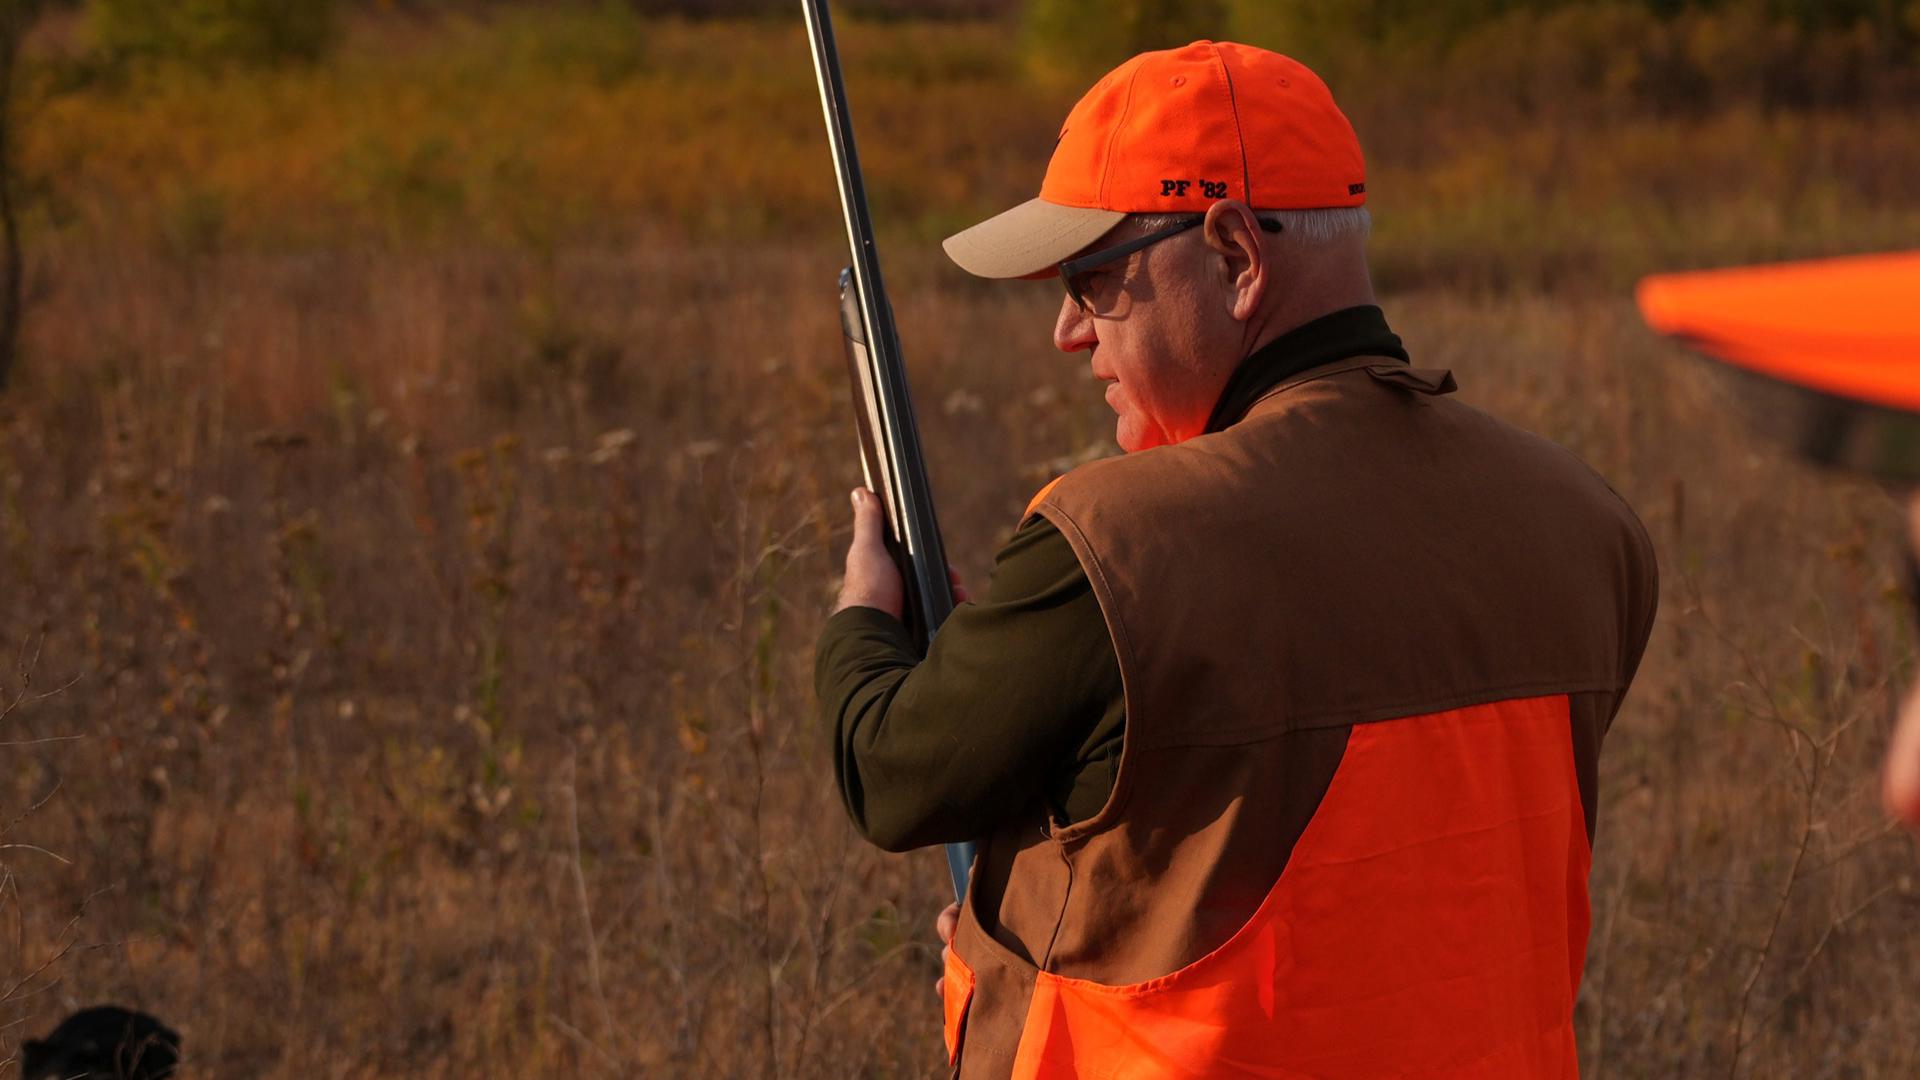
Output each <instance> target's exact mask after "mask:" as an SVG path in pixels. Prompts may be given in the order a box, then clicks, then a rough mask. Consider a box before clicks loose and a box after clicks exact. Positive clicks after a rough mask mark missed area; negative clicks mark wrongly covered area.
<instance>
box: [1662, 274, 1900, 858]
mask: <svg viewBox="0 0 1920 1080" xmlns="http://www.w3.org/2000/svg"><path fill="white" fill-rule="evenodd" d="M1916 298H1920V251H1904V252H1896V253H1892V254H1887V255H1864V256H1856V257H1852V258H1844V259H1824V260H1820V261H1817V262H1806V263H1781V264H1778V265H1774V266H1751V267H1740V268H1736V269H1732V270H1710V271H1704V272H1698V273H1689V274H1659V275H1655V276H1654V277H1650V278H1648V279H1646V280H1645V281H1643V282H1641V284H1640V290H1639V299H1640V310H1641V312H1642V314H1643V315H1644V316H1645V317H1646V320H1647V323H1648V324H1649V325H1651V326H1652V327H1653V328H1654V329H1656V330H1659V331H1661V332H1662V333H1665V334H1670V335H1672V336H1674V337H1677V338H1680V339H1681V340H1683V341H1685V342H1687V343H1688V344H1690V345H1692V346H1693V347H1695V348H1697V349H1699V350H1700V351H1701V352H1703V353H1705V354H1707V355H1709V356H1712V357H1714V358H1716V359H1719V360H1722V361H1724V362H1726V363H1727V364H1730V365H1732V366H1733V367H1735V368H1737V369H1739V370H1741V371H1744V372H1747V373H1748V374H1750V375H1758V376H1760V377H1761V378H1762V379H1763V380H1765V381H1766V383H1767V384H1769V385H1770V386H1772V387H1774V388H1776V389H1778V390H1781V391H1784V395H1782V394H1777V393H1776V394H1769V395H1767V396H1766V397H1765V398H1764V399H1763V400H1764V401H1765V403H1766V404H1767V405H1769V406H1771V408H1769V409H1768V410H1767V412H1766V414H1765V415H1761V416H1756V417H1754V418H1753V419H1755V420H1756V421H1758V422H1759V424H1760V426H1761V427H1762V429H1763V430H1768V431H1770V432H1772V433H1773V434H1774V435H1776V436H1784V437H1787V438H1789V439H1793V440H1795V441H1797V442H1798V443H1799V444H1800V449H1801V451H1802V452H1803V453H1804V454H1805V455H1806V456H1807V457H1809V458H1811V459H1813V460H1815V461H1818V462H1820V463H1821V464H1826V465H1838V466H1843V467H1846V468H1852V469H1856V470H1858V471H1860V472H1864V473H1868V474H1872V475H1877V476H1880V477H1881V478H1883V479H1885V480H1886V481H1888V482H1889V483H1892V484H1895V485H1899V486H1902V487H1907V488H1912V487H1913V486H1914V485H1915V484H1916V483H1920V305H1916V303H1915V300H1916ZM1907 512H1908V525H1907V528H1908V539H1909V542H1910V544H1911V545H1912V549H1913V560H1914V561H1912V562H1910V564H1909V568H1908V569H1909V572H1910V581H1909V588H1912V589H1915V590H1916V593H1915V595H1914V596H1913V600H1914V601H1915V603H1916V604H1920V496H1917V497H1914V498H1913V501H1912V502H1911V503H1910V505H1909V507H1908V511H1907ZM1916 613H1920V608H1916ZM1881 795H1882V799H1883V801H1884V802H1885V803H1886V807H1887V812H1888V813H1890V814H1892V815H1893V816H1894V818H1895V819H1897V820H1899V821H1902V822H1905V823H1906V824H1907V825H1908V826H1909V827H1912V828H1916V829H1920V686H1917V687H1915V688H1914V689H1913V690H1912V691H1910V692H1909V694H1908V697H1907V701H1906V704H1905V705H1904V706H1902V708H1901V711H1900V717H1899V722H1898V723H1897V724H1896V725H1895V727H1894V733H1893V738H1892V739H1891V741H1890V742H1889V743H1888V746H1887V764H1886V770H1885V772H1884V773H1883V774H1882V780H1881Z"/></svg>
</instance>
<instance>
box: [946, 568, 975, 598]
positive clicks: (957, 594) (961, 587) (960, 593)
mask: <svg viewBox="0 0 1920 1080" xmlns="http://www.w3.org/2000/svg"><path fill="white" fill-rule="evenodd" d="M947 584H948V585H951V586H953V599H954V602H955V603H959V604H964V603H966V602H967V601H969V600H972V599H973V594H972V593H969V592H968V591H967V586H966V585H965V583H963V582H962V581H961V580H960V571H958V570H955V569H954V568H953V564H952V563H948V564H947Z"/></svg>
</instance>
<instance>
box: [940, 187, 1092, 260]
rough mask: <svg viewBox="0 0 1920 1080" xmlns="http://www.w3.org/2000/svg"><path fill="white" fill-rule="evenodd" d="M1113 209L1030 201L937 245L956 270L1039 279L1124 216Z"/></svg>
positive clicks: (1040, 200)
mask: <svg viewBox="0 0 1920 1080" xmlns="http://www.w3.org/2000/svg"><path fill="white" fill-rule="evenodd" d="M1126 216H1127V215H1126V214H1125V213H1123V212H1121V211H1119V210H1094V209H1089V208H1087V207H1083V206H1061V205H1059V204H1058V203H1050V202H1046V201H1044V200H1042V199H1031V200H1028V201H1027V202H1023V203H1021V204H1020V205H1019V206H1016V207H1014V208H1013V209H1011V210H1008V211H1007V212H1006V213H1004V214H999V215H996V216H994V217H990V218H988V219H987V220H985V221H983V222H981V223H980V224H978V225H975V226H974V227H973V228H971V229H968V230H966V231H965V232H959V233H955V234H954V235H952V236H949V237H947V239H946V242H945V243H943V244H942V245H941V246H942V247H944V248H946V249H947V256H948V257H949V258H951V259H952V260H953V261H954V262H956V263H959V264H960V269H962V270H965V271H966V272H967V273H969V274H977V275H979V276H980V277H984V278H1023V277H1045V276H1047V275H1048V274H1051V273H1052V272H1053V268H1054V264H1055V263H1057V262H1059V261H1061V260H1062V259H1067V258H1071V257H1072V256H1073V253H1074V252H1076V251H1079V250H1080V249H1081V248H1083V247H1086V246H1087V245H1088V244H1091V243H1093V242H1094V241H1095V240H1098V239H1100V238H1101V237H1102V236H1105V235H1106V233H1107V230H1109V229H1111V228H1113V227H1114V226H1115V225H1118V224H1120V222H1121V221H1122V220H1123V219H1125V218H1126Z"/></svg>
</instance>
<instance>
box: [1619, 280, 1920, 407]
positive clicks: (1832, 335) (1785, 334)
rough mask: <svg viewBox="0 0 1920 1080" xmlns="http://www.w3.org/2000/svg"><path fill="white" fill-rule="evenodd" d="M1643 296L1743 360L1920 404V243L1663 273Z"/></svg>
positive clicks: (1647, 311)
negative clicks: (1883, 251)
mask: <svg viewBox="0 0 1920 1080" xmlns="http://www.w3.org/2000/svg"><path fill="white" fill-rule="evenodd" d="M1639 300H1640V312H1641V314H1642V315H1643V316H1644V317H1645V318H1646V320H1647V324H1648V325H1650V326H1652V327H1653V328H1654V329H1655V330H1658V331H1660V332H1661V333H1663V334H1669V335H1672V336H1673V337H1676V338H1679V339H1681V340H1682V341H1685V342H1686V343H1687V344H1688V345H1690V346H1691V347H1693V348H1695V349H1698V350H1699V351H1701V352H1703V353H1707V354H1709V355H1711V356H1714V357H1717V358H1719V359H1722V360H1725V361H1727V362H1728V363H1731V364H1734V365H1736V366H1738V367H1742V368H1745V369H1747V370H1749V371H1753V372H1757V373H1759V374H1761V375H1766V376H1770V377H1772V378H1775V379H1779V380H1782V381H1784V382H1789V383H1793V384H1796V385H1799V386H1804V387H1807V388H1809V389H1813V390H1818V391H1821V392H1823V393H1827V394H1833V395H1835V396H1838V397H1844V398H1851V399H1854V400H1857V401H1864V402H1869V403H1871V404H1874V405H1881V406H1886V407H1889V408H1896V409H1904V410H1907V411H1911V412H1920V251H1906V252H1899V253H1895V254H1890V255H1869V256H1858V257H1851V258H1842V259H1823V260H1820V261H1816V262H1800V263H1780V264H1776V265H1772V266H1754V267H1743V268H1740V269H1736V270H1708V271H1701V272H1697V273H1686V274H1657V275H1654V276H1653V277H1649V278H1647V279H1645V280H1644V281H1642V282H1641V283H1640V288H1639Z"/></svg>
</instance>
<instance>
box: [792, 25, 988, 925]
mask: <svg viewBox="0 0 1920 1080" xmlns="http://www.w3.org/2000/svg"><path fill="white" fill-rule="evenodd" d="M801 5H802V7H803V8H804V9H805V11H806V17H807V38H808V40H809V41H810V42H811V43H812V45H813V72H814V77H815V80H816V81H817V82H818V83H819V85H820V107H821V109H822V110H823V111H824V112H825V113H826V119H827V142H828V144H829V145H830V146H831V147H832V149H833V171H834V174H835V176H836V177H837V178H838V179H839V187H840V210H841V213H842V216H844V217H845V218H846V222H847V244H848V246H849V247H850V248H851V249H852V251H853V265H852V266H849V267H847V268H846V269H844V270H842V271H840V329H841V332H842V335H843V336H844V338H845V341H846V348H847V366H848V369H849V371H848V374H849V375H850V377H851V382H852V385H853V413H854V430H855V431H856V432H857V433H858V435H859V439H860V470H861V474H862V475H863V476H864V478H865V480H866V485H867V488H868V489H869V490H871V491H872V492H873V493H874V494H875V495H877V496H879V498H880V505H881V507H882V508H883V509H884V510H885V511H886V516H887V549H888V550H889V551H891V552H892V553H893V558H894V563H895V565H897V566H899V568H900V578H901V580H902V581H903V582H904V583H905V585H906V588H905V590H904V592H905V595H906V611H905V613H904V616H905V617H904V620H903V621H904V622H905V623H906V624H907V630H908V631H909V632H910V633H911V634H912V635H913V639H914V642H915V644H916V645H918V647H919V648H920V650H921V653H922V654H923V655H924V654H925V652H926V648H927V644H928V643H929V642H930V641H932V639H933V635H934V633H935V632H936V631H937V630H939V629H940V624H941V623H942V622H945V621H946V618H947V616H948V615H949V614H951V613H952V612H953V586H952V584H951V583H950V582H949V580H948V578H947V555H946V549H945V547H944V546H943V545H942V544H941V542H940V523H939V521H938V520H937V519H936V518H935V517H934V513H933V493H932V490H931V488H930V487H929V486H928V484H927V463H926V459H925V457H924V456H923V455H922V453H921V450H920V428H919V426H918V425H917V424H915V423H914V419H913V398H912V395H911V394H909V392H908V390H907V369H906V365H905V364H904V363H903V362H902V361H901V358H900V336H899V333H898V331H897V330H896V329H895V327H894V324H893V307H892V305H890V304H889V303H888V302H887V292H886V288H885V287H884V286H883V285H882V284H881V281H880V254H879V250H878V248H877V247H876V246H875V244H874V237H873V221H872V218H871V217H870V216H869V215H868V212H867V190H866V183H865V182H864V181H863V180H862V178H861V175H860V155H859V153H858V152H857V151H856V150H855V149H854V145H853V120H852V117H851V116H850V115H849V113H848V111H847V90H846V86H845V84H844V83H843V82H842V80H841V78H840V53H839V50H838V48H837V47H836V46H835V45H834V40H833V19H832V17H831V16H830V15H829V14H828V13H827V0H801ZM973 852H974V845H973V844H970V843H967V844H948V845H947V871H948V873H950V874H951V875H952V876H953V891H954V895H955V896H956V897H960V898H965V896H966V892H967V871H968V869H969V868H970V867H971V866H972V865H973Z"/></svg>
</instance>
